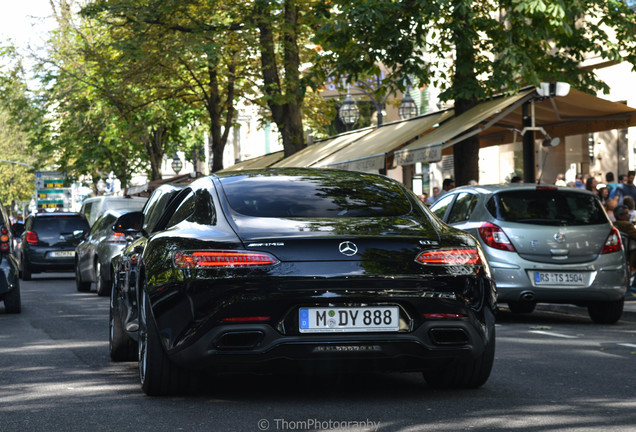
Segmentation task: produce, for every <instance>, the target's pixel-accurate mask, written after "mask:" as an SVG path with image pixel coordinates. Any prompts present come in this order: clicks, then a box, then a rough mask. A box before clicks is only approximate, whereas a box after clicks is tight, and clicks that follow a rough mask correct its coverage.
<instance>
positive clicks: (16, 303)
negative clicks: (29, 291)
mask: <svg viewBox="0 0 636 432" xmlns="http://www.w3.org/2000/svg"><path fill="white" fill-rule="evenodd" d="M4 310H5V311H6V312H7V313H20V312H22V303H21V301H20V285H16V286H15V287H14V288H13V289H12V290H11V291H9V292H8V293H6V294H5V295H4Z"/></svg>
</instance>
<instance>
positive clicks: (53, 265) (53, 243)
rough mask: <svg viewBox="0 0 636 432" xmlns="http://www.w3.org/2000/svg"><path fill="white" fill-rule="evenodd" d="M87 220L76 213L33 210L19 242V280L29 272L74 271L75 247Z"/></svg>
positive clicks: (86, 229)
mask: <svg viewBox="0 0 636 432" xmlns="http://www.w3.org/2000/svg"><path fill="white" fill-rule="evenodd" d="M88 230H89V227H88V222H87V221H86V218H85V217H84V216H83V215H82V214H80V213H66V212H56V213H36V214H34V215H31V216H29V217H28V218H27V220H26V222H25V224H24V232H23V233H22V243H21V244H20V253H19V257H20V272H21V274H22V280H25V281H28V280H31V274H32V273H41V272H64V271H74V270H75V246H77V244H78V243H79V242H80V241H81V233H82V232H84V233H86V232H88Z"/></svg>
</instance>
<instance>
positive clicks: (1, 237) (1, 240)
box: [0, 226, 11, 252]
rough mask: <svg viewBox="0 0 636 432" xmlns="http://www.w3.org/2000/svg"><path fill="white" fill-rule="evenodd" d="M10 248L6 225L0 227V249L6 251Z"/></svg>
mask: <svg viewBox="0 0 636 432" xmlns="http://www.w3.org/2000/svg"><path fill="white" fill-rule="evenodd" d="M9 249H11V246H10V245H9V230H8V229H7V227H4V226H3V227H2V228H0V251H2V252H8V251H9Z"/></svg>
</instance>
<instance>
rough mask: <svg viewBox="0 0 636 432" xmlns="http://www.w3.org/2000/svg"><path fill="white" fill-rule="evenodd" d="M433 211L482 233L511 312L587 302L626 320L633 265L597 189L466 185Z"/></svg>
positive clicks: (597, 314)
mask: <svg viewBox="0 0 636 432" xmlns="http://www.w3.org/2000/svg"><path fill="white" fill-rule="evenodd" d="M431 210H432V211H433V213H435V214H436V215H437V216H439V217H440V218H441V219H442V220H443V221H445V222H446V223H448V224H450V225H452V226H454V227H455V228H459V229H462V230H465V231H467V232H469V233H470V234H472V235H474V236H475V237H476V238H478V239H479V241H480V242H481V244H482V247H483V250H484V252H485V253H486V256H487V259H488V262H489V264H490V267H491V268H492V270H493V275H494V277H495V280H496V282H497V291H498V299H499V301H500V302H503V303H508V306H509V308H510V311H511V312H513V313H529V312H532V311H533V310H534V308H535V305H536V304H537V303H571V304H576V305H580V306H586V307H587V308H588V312H589V315H590V317H591V318H592V320H593V321H595V322H597V323H608V324H609V323H615V322H616V321H618V320H619V319H620V317H621V315H622V313H623V303H624V295H625V291H626V289H627V284H628V274H629V267H628V266H626V261H625V256H624V253H623V250H622V246H621V236H620V233H619V232H618V230H617V229H616V228H615V227H614V226H613V225H612V222H610V220H609V219H608V217H607V214H606V213H605V210H603V206H602V205H601V203H600V201H599V200H598V199H597V197H596V196H595V195H594V194H593V193H591V192H588V191H586V190H581V189H577V188H567V187H556V186H549V185H534V184H517V185H486V186H465V187H460V188H457V189H453V190H452V191H450V192H448V193H447V194H445V195H444V196H443V197H441V198H440V199H439V200H438V201H436V202H435V204H433V205H432V206H431Z"/></svg>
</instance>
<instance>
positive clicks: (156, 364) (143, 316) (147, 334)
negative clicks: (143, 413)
mask: <svg viewBox="0 0 636 432" xmlns="http://www.w3.org/2000/svg"><path fill="white" fill-rule="evenodd" d="M139 380H140V381H141V389H142V390H143V391H144V393H146V394H147V395H149V396H163V395H169V394H179V393H187V392H190V391H192V390H194V388H195V381H194V373H193V372H191V371H189V370H187V369H183V368H180V367H179V366H177V365H175V364H174V363H172V362H171V361H170V359H169V358H168V356H167V355H166V353H165V351H164V349H163V346H162V345H161V340H160V339H159V331H158V330H157V325H156V323H155V320H154V318H153V316H152V310H151V309H150V304H149V301H148V295H147V294H146V293H145V292H143V293H142V294H141V304H140V306H139Z"/></svg>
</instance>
